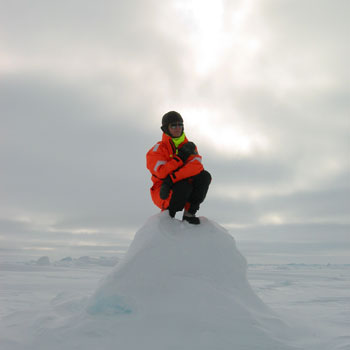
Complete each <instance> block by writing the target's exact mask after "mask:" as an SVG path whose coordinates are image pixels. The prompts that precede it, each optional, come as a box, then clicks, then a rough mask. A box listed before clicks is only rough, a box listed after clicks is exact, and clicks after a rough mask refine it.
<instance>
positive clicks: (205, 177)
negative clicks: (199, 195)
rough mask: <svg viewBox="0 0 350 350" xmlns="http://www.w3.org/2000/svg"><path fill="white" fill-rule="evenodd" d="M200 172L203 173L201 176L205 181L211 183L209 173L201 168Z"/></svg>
mask: <svg viewBox="0 0 350 350" xmlns="http://www.w3.org/2000/svg"><path fill="white" fill-rule="evenodd" d="M202 173H203V175H202V176H203V178H204V180H205V182H206V183H207V184H208V185H209V184H210V183H211V175H210V173H209V171H207V170H203V171H202Z"/></svg>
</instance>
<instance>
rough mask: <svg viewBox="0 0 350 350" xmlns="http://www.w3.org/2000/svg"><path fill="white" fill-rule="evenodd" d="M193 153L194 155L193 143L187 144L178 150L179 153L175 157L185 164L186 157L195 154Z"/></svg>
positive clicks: (194, 146) (194, 147)
mask: <svg viewBox="0 0 350 350" xmlns="http://www.w3.org/2000/svg"><path fill="white" fill-rule="evenodd" d="M195 153H196V145H195V144H194V143H193V142H187V143H185V144H184V145H183V146H182V147H181V148H180V149H179V152H178V154H177V155H178V156H179V157H180V158H181V160H182V161H183V162H184V163H185V162H186V160H187V159H188V157H189V156H190V155H191V154H195Z"/></svg>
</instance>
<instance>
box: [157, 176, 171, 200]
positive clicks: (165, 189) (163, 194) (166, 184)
mask: <svg viewBox="0 0 350 350" xmlns="http://www.w3.org/2000/svg"><path fill="white" fill-rule="evenodd" d="M172 187H173V181H172V180H171V177H170V175H168V176H167V177H166V178H165V179H164V181H163V183H162V186H161V187H160V192H159V196H160V198H161V199H163V200H164V199H167V198H168V197H169V193H170V190H171V188H172Z"/></svg>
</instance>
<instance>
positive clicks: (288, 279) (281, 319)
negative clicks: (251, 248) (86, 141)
mask: <svg viewBox="0 0 350 350" xmlns="http://www.w3.org/2000/svg"><path fill="white" fill-rule="evenodd" d="M113 265H115V266H114V267H113V268H112V271H110V269H111V266H113ZM252 268H253V272H254V274H253V275H252V278H251V279H252V280H253V281H254V284H255V288H254V289H255V291H253V289H252V288H251V286H250V284H249V282H248V280H247V276H246V272H247V263H246V260H245V258H244V257H243V256H242V255H241V254H240V253H239V251H238V250H237V248H236V245H235V241H234V239H233V237H232V236H231V235H230V234H229V233H228V232H227V231H226V230H225V229H224V228H222V227H221V226H219V225H217V224H216V223H214V222H212V221H210V220H208V219H205V218H202V224H201V225H199V226H192V225H190V224H188V223H183V222H181V221H179V220H176V219H171V218H169V216H168V215H167V213H166V212H165V213H161V214H158V215H155V216H153V217H151V218H150V219H149V220H148V222H147V223H146V224H145V225H144V226H143V227H142V228H141V229H140V230H139V231H138V232H137V233H136V235H135V238H134V241H133V242H132V244H131V246H130V248H129V250H128V252H127V254H126V255H125V256H124V258H123V259H122V260H121V261H120V262H119V263H118V261H117V259H104V258H101V259H93V258H89V257H82V258H81V259H71V258H66V259H62V260H61V261H60V262H57V263H51V262H50V260H49V258H48V257H42V258H40V259H38V260H37V261H32V262H31V263H30V264H2V266H1V275H0V317H1V325H0V345H1V346H0V348H1V349H2V350H19V349H28V350H34V349H68V350H69V349H87V350H89V349H123V350H124V349H125V350H128V349H135V350H136V349H155V350H157V349H162V350H163V349H184V350H186V349H191V350H196V349H236V350H244V349H249V350H253V349H269V350H273V349H278V350H286V349H324V350H326V349H327V350H331V349H332V350H333V349H334V350H336V349H342V350H346V349H350V338H349V337H348V334H347V333H346V329H347V326H348V325H349V323H350V322H349V316H348V315H349V313H348V311H349V309H348V307H349V301H350V300H349V299H350V298H349V295H348V290H349V266H343V267H341V268H339V267H338V268H336V269H335V268H333V271H332V267H323V268H320V267H319V266H311V267H310V266H307V267H306V266H303V265H285V266H277V267H276V266H264V265H256V266H253V267H252ZM107 271H110V272H109V274H107V276H106V277H105V278H104V279H103V280H102V281H100V283H99V286H98V287H97V288H96V281H97V280H98V279H99V278H100V277H101V276H103V275H105V274H106V273H107ZM305 271H308V272H307V274H305ZM323 274H324V275H325V276H324V275H323ZM310 276H313V277H312V278H311V279H310ZM315 276H316V277H317V278H319V279H320V278H323V277H324V279H322V281H323V282H322V283H325V284H327V285H328V286H329V285H330V284H331V283H332V282H336V283H337V285H336V286H337V287H339V288H338V289H337V288H334V290H333V295H332V294H329V295H327V296H324V295H323V294H322V289H319V290H317V285H318V286H320V280H317V281H318V284H317V283H316V284H315V281H316V280H315V278H316V277H315ZM300 281H304V286H305V283H309V284H307V286H309V288H314V289H315V288H316V293H315V294H313V295H314V298H312V299H311V300H309V301H305V300H303V297H304V298H305V288H304V291H303V290H302V288H301V287H300V284H299V283H300ZM323 287H324V286H323ZM62 290H63V291H62ZM329 291H330V288H329V287H328V292H329ZM317 292H318V293H317ZM256 293H258V294H259V296H260V297H261V298H263V299H264V300H268V304H269V306H267V305H266V303H264V302H263V301H262V300H261V298H260V297H258V295H257V294H256ZM303 293H304V294H303ZM288 300H289V302H287V301H288ZM339 303H340V304H341V305H340V308H341V311H342V313H340V310H339V308H338V309H337V311H335V310H334V309H332V308H331V307H330V305H334V304H335V305H339ZM324 305H327V307H325V306H324ZM271 306H273V308H274V311H272V310H271ZM277 310H278V311H277ZM320 310H321V311H320ZM310 311H313V312H314V313H315V315H316V317H314V318H313V317H312V315H311V313H310ZM332 312H333V314H332ZM323 313H327V315H329V316H330V317H331V318H332V315H333V319H334V320H335V322H329V323H328V324H327V323H326V322H325V321H324V322H323V323H322V317H324V319H326V318H327V315H322V314H323ZM291 314H292V315H291ZM298 317H299V318H298ZM305 317H306V318H308V321H309V322H307V320H305ZM316 319H318V320H319V322H320V324H319V325H317V326H318V328H314V329H313V328H312V326H314V325H315V324H313V321H315V320H316ZM296 325H298V326H296ZM332 327H333V328H332ZM325 328H330V332H329V335H328V337H327V338H325V337H324V334H325V332H324V331H325ZM328 331H329V329H328ZM322 336H323V338H322ZM319 337H321V342H320V340H318V341H316V338H319Z"/></svg>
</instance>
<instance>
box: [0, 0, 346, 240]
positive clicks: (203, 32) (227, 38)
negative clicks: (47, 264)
mask: <svg viewBox="0 0 350 350" xmlns="http://www.w3.org/2000/svg"><path fill="white" fill-rule="evenodd" d="M190 5H191V6H192V7H191V6H190ZM188 6H189V7H188ZM196 6H197V5H196V3H195V2H193V3H187V2H181V1H180V2H179V1H164V2H162V3H159V2H156V1H148V2H143V1H137V0H132V1H131V2H127V3H121V2H115V1H107V0H106V1H103V2H102V3H101V2H100V3H96V2H92V1H88V2H86V1H84V2H83V1H74V2H68V1H63V2H62V1H61V2H59V3H48V2H44V1H39V0H37V1H34V2H31V3H30V4H29V3H28V4H27V3H20V2H16V1H15V2H8V3H6V2H2V3H1V4H0V29H1V33H2V34H1V38H2V40H1V44H0V49H1V51H2V56H1V57H0V118H1V130H0V146H1V147H0V162H1V164H2V170H1V178H2V181H1V184H0V190H1V199H0V210H1V218H2V219H3V220H5V222H7V223H8V222H9V221H10V222H12V223H14V224H13V226H11V227H12V228H10V226H8V225H7V224H3V226H2V227H3V229H2V231H1V234H3V235H4V234H5V233H4V232H22V233H23V232H27V233H28V235H33V234H34V233H33V227H38V225H39V226H40V227H39V228H40V229H39V231H40V232H41V234H40V239H44V238H43V237H44V232H45V230H54V231H55V230H57V232H61V233H62V235H63V236H64V237H67V236H65V235H66V234H67V235H69V232H70V233H71V234H73V232H78V231H79V230H95V231H96V232H98V233H96V235H98V234H99V233H100V234H101V240H102V235H103V234H104V233H106V232H107V233H108V234H112V233H113V232H121V231H118V230H122V231H123V232H125V231H124V230H126V231H128V232H134V231H135V230H136V228H137V227H139V226H140V225H141V224H142V223H143V222H144V221H145V219H146V218H147V217H148V216H150V215H152V214H153V213H155V212H157V210H158V209H157V208H156V207H155V206H154V205H153V203H152V202H151V199H150V196H149V187H150V186H151V181H150V174H149V172H148V171H147V169H146V167H145V154H146V152H147V150H148V149H149V148H151V147H152V145H154V144H155V142H156V141H158V140H159V139H160V137H161V135H160V130H159V126H160V119H161V116H162V115H163V114H164V113H165V112H166V111H168V110H172V109H175V110H178V111H179V112H180V113H182V115H183V117H184V119H185V125H186V133H187V135H188V137H189V138H190V139H191V140H193V141H194V142H195V143H196V144H197V145H198V148H199V151H200V153H201V155H202V156H203V159H204V165H205V167H206V168H207V169H208V170H209V171H210V172H211V174H212V175H213V182H212V184H211V188H210V190H209V193H208V198H207V201H206V202H205V203H204V204H203V205H202V209H201V212H200V215H207V216H208V217H211V218H213V219H214V220H215V219H216V220H217V221H220V222H222V223H225V224H227V225H233V226H235V227H266V225H271V227H272V226H273V225H275V226H278V227H279V228H281V230H282V228H283V227H286V230H288V225H292V224H293V225H296V224H298V225H299V224H300V225H301V224H303V223H304V224H310V222H313V223H315V224H319V223H320V222H329V223H331V224H336V223H338V224H344V223H347V222H348V221H347V220H348V219H347V211H348V209H347V208H348V203H347V200H346V198H347V194H348V191H349V185H348V183H349V181H348V179H349V172H350V164H349V159H348V150H349V147H350V144H349V137H348V134H349V129H350V125H349V121H348V115H349V110H350V108H349V102H348V101H349V91H350V89H349V83H348V82H349V73H348V72H349V70H348V58H349V48H348V46H347V45H345V44H344V43H345V41H346V38H344V36H345V35H344V34H345V33H347V32H349V23H348V21H347V19H346V15H345V14H346V13H348V10H349V8H348V7H349V5H348V2H347V1H339V2H337V3H332V4H330V3H329V2H328V1H323V0H321V1H310V2H307V3H305V2H302V1H283V2H280V1H274V0H269V1H263V2H260V3H259V4H256V3H254V2H250V1H232V2H218V5H214V2H213V3H212V4H208V5H207V6H204V7H203V6H202V5H201V6H200V11H199V8H197V7H196ZM210 6H214V7H215V8H214V7H213V8H211V7H210ZM216 6H218V7H216ZM207 18H211V20H210V26H207V25H206V23H207V22H206V21H207ZM208 28H209V29H210V30H208ZM259 225H260V226H259ZM273 227H274V226H273ZM50 232H53V231H50ZM55 232H56V231H55ZM63 232H64V233H63ZM117 235H118V234H117ZM6 237H7V238H8V237H9V236H8V235H7V234H6Z"/></svg>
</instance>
